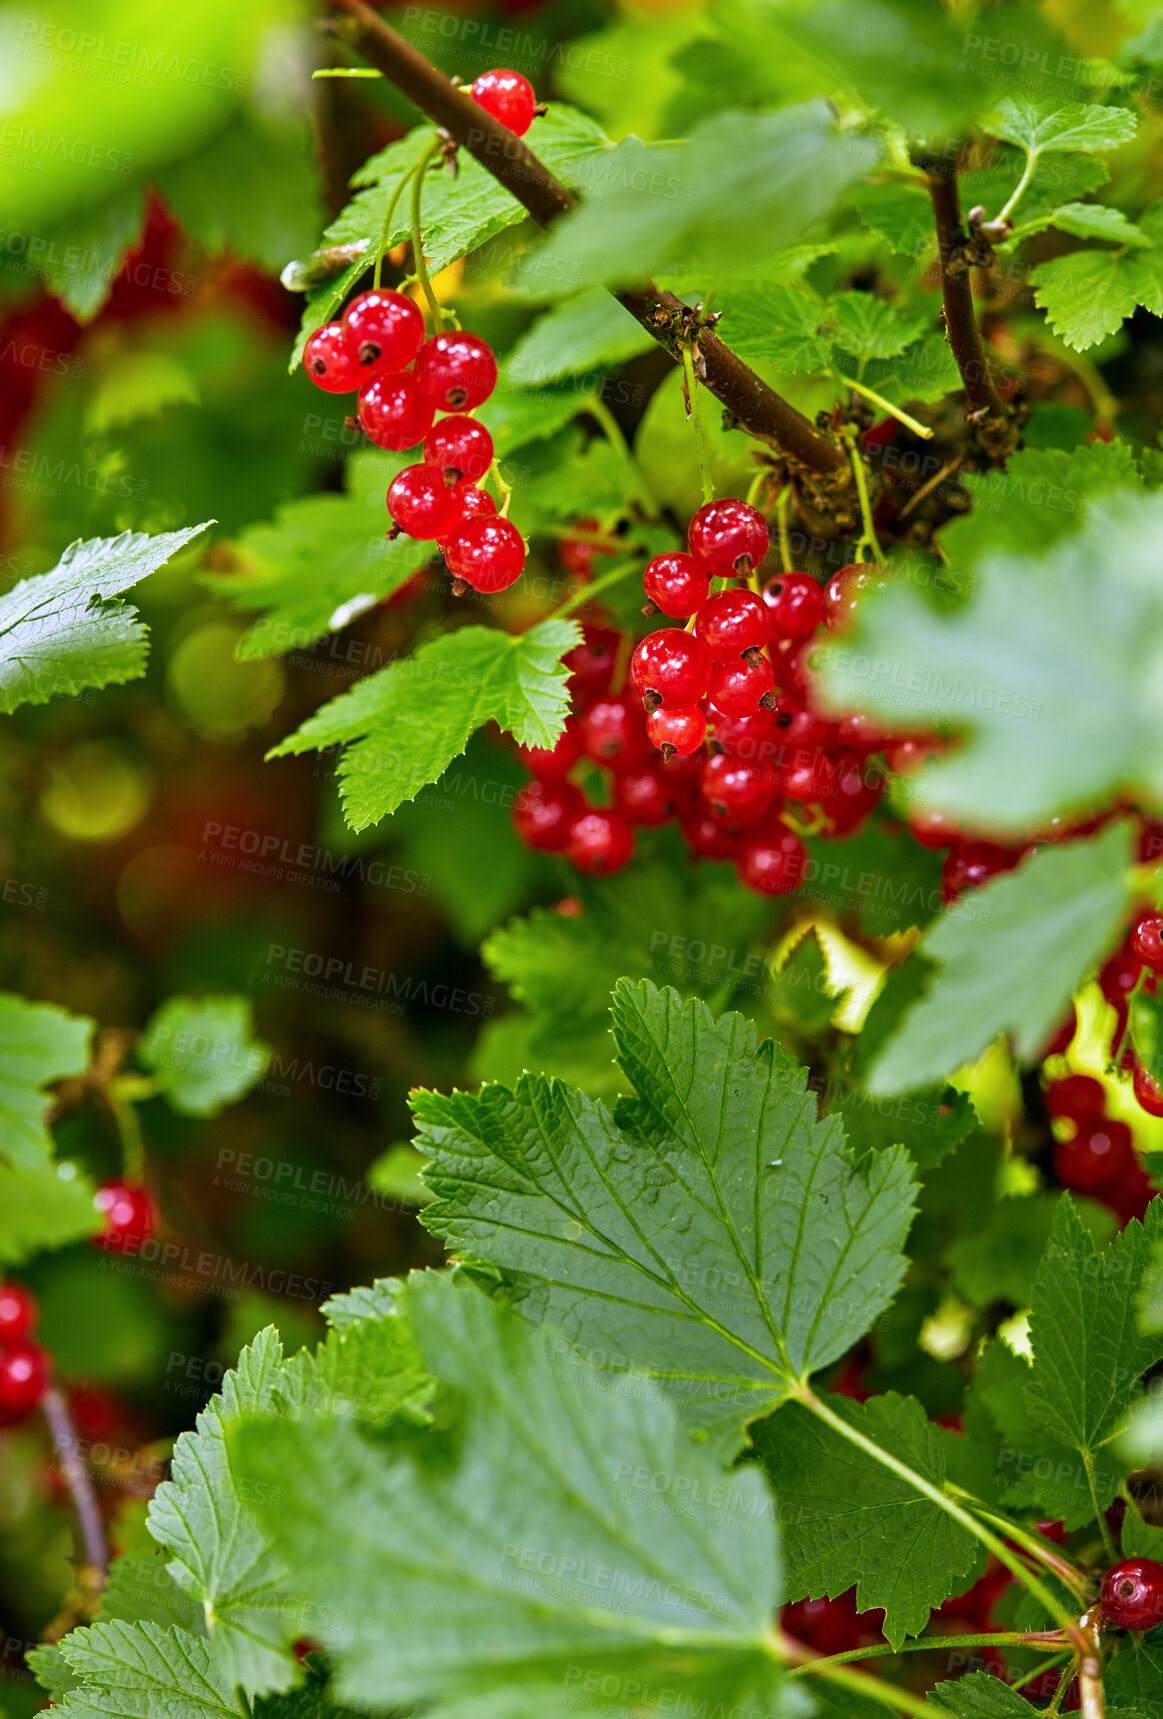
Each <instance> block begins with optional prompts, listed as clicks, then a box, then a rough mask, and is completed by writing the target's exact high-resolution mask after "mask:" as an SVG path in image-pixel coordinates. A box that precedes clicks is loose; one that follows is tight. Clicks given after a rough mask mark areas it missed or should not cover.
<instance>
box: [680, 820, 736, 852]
mask: <svg viewBox="0 0 1163 1719" xmlns="http://www.w3.org/2000/svg"><path fill="white" fill-rule="evenodd" d="M682 833H683V835H684V836H685V837H686V842H687V846H688V847H689V848H690V850H691V852H692V853H695V854H698V856H699V858H700V859H709V860H733V859H734V858H735V856H736V854H737V853H738V852H739V840H740V836H741V833H742V832H741V831H739V830H738V829H735V828H733V827H732V826H731V825H729V824H724V823H723V822H722V821H721V820H720V819H719V818H713V817H712V816H711V814H710V812H693V813H691V815H690V816H689V817H687V818H684V819H683V825H682Z"/></svg>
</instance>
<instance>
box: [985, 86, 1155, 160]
mask: <svg viewBox="0 0 1163 1719" xmlns="http://www.w3.org/2000/svg"><path fill="white" fill-rule="evenodd" d="M985 123H986V127H987V129H988V130H990V131H991V132H992V133H993V135H994V136H995V137H1002V138H1005V140H1006V141H1007V142H1008V143H1016V144H1017V145H1018V147H1019V148H1020V149H1024V150H1026V151H1027V152H1028V153H1029V154H1031V155H1044V154H1047V153H1048V152H1050V151H1060V152H1073V151H1075V150H1078V151H1079V152H1080V153H1082V154H1094V155H1102V154H1105V153H1106V151H1107V150H1108V149H1117V148H1118V147H1119V145H1120V144H1123V143H1127V142H1129V141H1130V139H1131V138H1132V137H1134V135H1135V132H1136V131H1137V130H1138V125H1139V118H1138V115H1137V114H1135V113H1132V112H1131V111H1130V110H1129V109H1128V108H1121V107H1101V106H1100V105H1099V104H1098V103H1097V102H1081V101H1067V102H1056V101H1053V100H1041V101H1039V100H1037V99H1035V98H1034V97H1033V96H1025V95H1018V96H1007V97H1006V99H1005V101H1003V102H1002V103H1001V105H1000V106H999V107H998V108H997V109H996V110H995V111H994V113H993V114H991V115H990V117H989V118H988V120H987V121H986V122H985Z"/></svg>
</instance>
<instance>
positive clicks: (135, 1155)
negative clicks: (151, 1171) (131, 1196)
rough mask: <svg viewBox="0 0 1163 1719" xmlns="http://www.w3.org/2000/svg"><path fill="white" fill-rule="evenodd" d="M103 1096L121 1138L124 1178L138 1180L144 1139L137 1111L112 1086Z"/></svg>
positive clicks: (143, 1161)
mask: <svg viewBox="0 0 1163 1719" xmlns="http://www.w3.org/2000/svg"><path fill="white" fill-rule="evenodd" d="M105 1097H106V1100H107V1102H108V1105H109V1109H110V1112H111V1113H112V1116H113V1120H114V1122H115V1123H116V1124H117V1132H118V1134H119V1136H120V1138H121V1164H122V1169H123V1170H124V1173H125V1180H126V1181H127V1182H140V1181H141V1179H142V1177H143V1176H144V1174H145V1141H144V1140H143V1138H142V1133H141V1123H140V1122H139V1120H138V1115H137V1111H136V1110H135V1108H134V1106H133V1105H132V1104H129V1103H127V1102H126V1100H125V1099H124V1098H121V1097H120V1096H119V1095H118V1094H117V1093H116V1092H114V1091H113V1090H112V1088H109V1089H107V1091H106V1094H105Z"/></svg>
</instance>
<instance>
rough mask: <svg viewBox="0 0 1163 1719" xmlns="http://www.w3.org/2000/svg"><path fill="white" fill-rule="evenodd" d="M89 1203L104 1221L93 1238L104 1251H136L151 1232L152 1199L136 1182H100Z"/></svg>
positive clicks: (152, 1223) (152, 1220)
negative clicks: (102, 1226)
mask: <svg viewBox="0 0 1163 1719" xmlns="http://www.w3.org/2000/svg"><path fill="white" fill-rule="evenodd" d="M93 1205H94V1206H95V1207H96V1209H97V1211H99V1212H100V1213H101V1216H102V1217H103V1218H104V1220H105V1227H104V1229H102V1230H101V1231H100V1233H99V1234H98V1235H95V1236H94V1237H93V1240H94V1241H95V1242H96V1244H97V1246H98V1247H99V1248H103V1249H104V1251H105V1252H106V1253H136V1252H137V1250H138V1248H140V1246H141V1244H142V1242H144V1241H148V1240H149V1238H150V1236H151V1235H152V1234H153V1226H154V1209H153V1201H152V1200H151V1199H150V1197H149V1193H148V1192H147V1190H146V1189H145V1188H143V1187H142V1186H141V1184H140V1182H102V1184H101V1186H100V1187H99V1188H98V1189H97V1192H96V1193H95V1194H94V1195H93Z"/></svg>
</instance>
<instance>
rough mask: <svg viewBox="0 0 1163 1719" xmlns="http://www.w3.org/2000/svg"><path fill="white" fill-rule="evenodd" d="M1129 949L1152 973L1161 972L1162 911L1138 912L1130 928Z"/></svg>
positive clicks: (1162, 943) (1162, 960) (1162, 963)
mask: <svg viewBox="0 0 1163 1719" xmlns="http://www.w3.org/2000/svg"><path fill="white" fill-rule="evenodd" d="M1131 950H1132V953H1133V954H1135V955H1137V956H1138V958H1139V960H1140V961H1141V962H1142V963H1143V965H1144V967H1149V968H1150V969H1151V971H1152V973H1163V913H1156V912H1155V911H1154V910H1153V909H1152V911H1151V912H1149V913H1140V915H1139V917H1138V918H1137V919H1136V920H1135V923H1134V925H1133V926H1132V928H1131Z"/></svg>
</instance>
